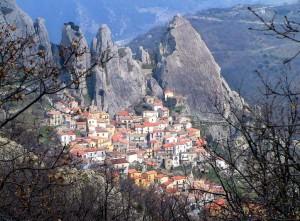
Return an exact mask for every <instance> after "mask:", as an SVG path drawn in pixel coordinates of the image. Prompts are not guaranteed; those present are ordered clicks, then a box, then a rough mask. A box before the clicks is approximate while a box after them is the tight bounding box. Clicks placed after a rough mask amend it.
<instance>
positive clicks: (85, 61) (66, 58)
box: [60, 22, 91, 101]
mask: <svg viewBox="0 0 300 221" xmlns="http://www.w3.org/2000/svg"><path fill="white" fill-rule="evenodd" d="M60 45H61V56H62V60H63V62H64V63H65V64H66V66H67V71H68V72H69V73H72V74H71V75H70V76H69V77H70V78H74V77H78V80H79V83H80V84H79V90H77V93H78V95H79V97H80V98H81V100H82V101H84V100H86V97H87V96H88V88H87V79H86V75H87V73H88V70H89V69H90V67H91V55H90V52H89V47H88V43H87V41H86V39H85V37H84V35H83V33H82V32H81V30H80V28H79V26H77V25H75V24H74V23H73V22H69V23H65V24H64V28H63V31H62V39H61V44H60ZM70 48H72V49H73V50H74V51H73V50H70ZM71 53H73V54H74V55H73V56H72V55H71ZM76 54H78V55H79V56H76ZM70 58H71V59H70ZM71 80H75V79H71Z"/></svg>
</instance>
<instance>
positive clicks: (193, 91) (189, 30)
mask: <svg viewBox="0 0 300 221" xmlns="http://www.w3.org/2000/svg"><path fill="white" fill-rule="evenodd" d="M158 54H159V56H157V57H159V60H158V64H157V69H156V73H155V75H156V78H157V80H158V81H159V82H160V85H161V86H162V87H163V88H168V89H171V90H174V91H175V92H176V93H178V94H181V95H182V96H184V97H186V99H187V104H188V106H189V108H190V110H191V112H192V114H194V115H197V116H199V117H200V118H202V119H209V118H212V117H214V118H215V116H214V115H212V113H215V112H216V111H215V105H216V104H220V103H222V102H224V101H225V100H228V99H231V98H233V99H234V96H235V93H234V92H232V91H231V89H230V88H229V86H228V85H227V83H226V82H225V80H224V78H223V77H222V76H221V69H220V67H219V65H218V64H217V63H216V61H215V59H214V57H213V56H212V54H211V52H210V50H209V49H208V47H207V46H206V44H205V42H204V41H203V40H202V38H201V36H200V34H199V33H198V32H197V31H196V30H195V29H194V28H193V27H192V25H191V24H190V22H189V21H188V20H186V19H185V18H184V17H182V16H175V18H174V19H173V21H172V22H171V23H170V24H169V27H168V28H167V32H166V33H165V35H164V36H163V37H162V39H161V43H160V45H159V51H158Z"/></svg>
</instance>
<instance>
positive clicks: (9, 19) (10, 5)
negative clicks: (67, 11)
mask: <svg viewBox="0 0 300 221" xmlns="http://www.w3.org/2000/svg"><path fill="white" fill-rule="evenodd" d="M0 23H1V24H10V25H15V26H16V28H17V31H16V32H15V34H16V35H17V36H22V37H24V36H26V35H33V34H34V28H33V22H32V19H31V18H30V17H29V16H28V15H27V14H26V13H24V12H23V11H22V10H21V9H20V8H19V7H18V6H17V4H16V1H15V0H1V1H0Z"/></svg>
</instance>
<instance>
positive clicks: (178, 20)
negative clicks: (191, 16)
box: [169, 14, 190, 29]
mask: <svg viewBox="0 0 300 221" xmlns="http://www.w3.org/2000/svg"><path fill="white" fill-rule="evenodd" d="M182 25H190V24H189V21H188V20H186V19H185V18H184V17H183V16H181V15H180V14H177V15H175V16H174V18H173V20H172V21H171V22H170V24H169V27H170V28H171V29H173V28H179V27H180V26H182Z"/></svg>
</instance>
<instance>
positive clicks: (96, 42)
mask: <svg viewBox="0 0 300 221" xmlns="http://www.w3.org/2000/svg"><path fill="white" fill-rule="evenodd" d="M0 21H1V22H2V23H4V24H13V25H16V26H17V27H18V30H23V31H19V32H20V33H19V34H20V35H22V34H24V33H26V31H29V33H32V34H34V35H35V36H36V39H37V42H38V48H42V49H44V50H45V51H46V54H47V58H49V59H51V57H54V58H53V60H54V61H60V62H64V61H65V60H66V59H68V56H69V54H68V51H65V50H64V49H66V48H68V47H74V45H77V47H76V48H77V52H78V51H79V52H84V53H83V55H81V56H78V57H76V58H74V59H73V60H72V59H71V61H69V64H68V65H67V69H66V71H65V72H66V73H64V76H65V78H64V79H63V80H68V78H69V80H70V79H72V78H73V77H74V76H80V75H81V74H82V73H85V72H86V71H87V70H88V69H89V68H90V67H91V64H95V63H97V65H96V66H95V67H94V68H93V69H91V70H92V72H91V77H90V79H85V78H80V79H79V81H80V83H81V84H80V86H79V89H78V90H77V91H76V93H75V94H77V96H78V98H79V99H80V100H81V101H85V102H81V103H82V104H88V103H89V102H90V101H91V100H94V103H95V104H96V105H97V106H98V108H99V109H101V110H104V111H107V112H109V113H111V114H114V113H115V112H116V111H118V110H120V109H123V108H126V107H130V106H134V105H135V104H138V103H139V102H140V101H141V99H142V98H143V97H144V96H145V95H154V96H157V97H160V98H162V97H163V93H164V91H165V90H167V89H170V90H172V91H173V92H174V93H175V94H176V95H179V96H181V98H183V99H182V101H184V102H181V103H182V104H184V105H185V106H186V108H185V109H186V110H188V111H189V112H190V114H193V115H197V116H199V117H200V118H201V119H209V118H213V117H215V116H213V115H212V114H211V113H213V112H215V109H214V106H215V104H216V103H218V104H220V103H222V102H223V101H225V100H227V101H230V102H232V101H235V100H236V97H237V95H236V93H235V92H233V91H232V90H231V89H230V87H229V86H228V84H227V83H226V81H225V80H224V79H223V77H222V76H221V69H220V67H219V66H218V64H217V63H216V61H215V60H214V58H213V56H212V54H211V52H210V50H209V49H208V47H207V46H206V44H205V42H204V41H203V40H202V38H201V36H200V34H199V33H198V32H197V31H196V30H195V29H194V28H193V27H192V25H191V24H190V22H189V21H188V20H186V19H185V18H183V17H182V16H175V18H174V19H173V21H171V22H170V24H169V26H168V27H166V31H165V32H163V33H162V35H161V37H160V38H161V39H160V41H159V42H156V43H155V46H153V45H152V48H147V47H145V46H144V47H141V46H139V47H137V48H138V50H137V51H135V53H133V52H132V51H131V49H130V48H129V47H124V46H119V45H117V44H116V43H114V42H113V40H112V33H111V31H110V29H109V27H108V26H107V25H103V26H101V27H100V28H99V32H98V34H97V36H96V37H95V38H94V39H93V41H92V44H91V48H89V46H88V45H89V44H88V42H87V40H86V39H85V37H84V35H83V33H82V32H81V30H80V27H79V26H77V25H76V24H74V23H73V22H68V23H65V24H64V28H63V32H62V39H61V44H60V50H61V51H63V52H64V53H62V52H60V53H59V55H58V53H57V52H55V53H54V52H51V43H50V41H49V38H48V33H47V30H46V27H45V24H44V20H43V19H41V18H39V19H37V20H36V21H35V22H33V21H32V19H31V18H30V17H29V16H27V15H26V14H25V13H24V12H23V11H22V10H20V9H19V8H18V7H17V5H16V3H15V1H13V0H4V1H2V2H1V14H0ZM21 32H23V33H21ZM153 47H155V48H153ZM52 48H54V47H52ZM57 48H58V47H57ZM52 54H55V55H54V56H53V55H52ZM81 54H82V53H81ZM150 54H151V55H150ZM134 55H135V59H136V60H135V59H134V58H133V56H134ZM57 56H58V57H57ZM153 70H154V71H153ZM70 73H72V74H70ZM74 73H75V75H74Z"/></svg>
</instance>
